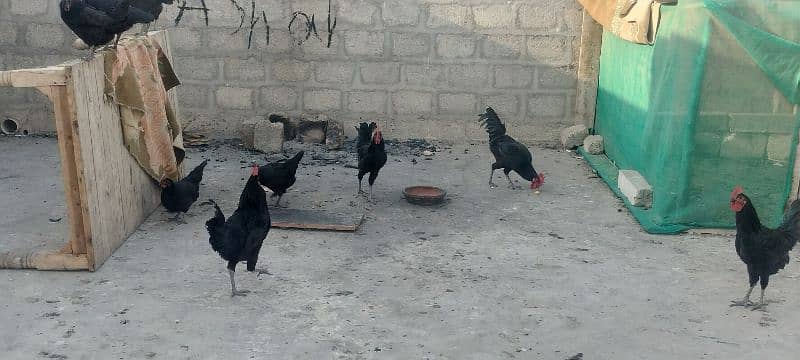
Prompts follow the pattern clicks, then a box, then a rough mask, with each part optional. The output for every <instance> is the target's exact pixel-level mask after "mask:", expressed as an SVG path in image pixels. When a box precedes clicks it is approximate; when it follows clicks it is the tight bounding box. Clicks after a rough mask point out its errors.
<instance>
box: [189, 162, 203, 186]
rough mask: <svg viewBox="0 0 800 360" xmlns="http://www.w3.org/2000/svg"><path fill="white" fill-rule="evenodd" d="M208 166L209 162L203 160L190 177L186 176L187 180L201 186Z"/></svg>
mask: <svg viewBox="0 0 800 360" xmlns="http://www.w3.org/2000/svg"><path fill="white" fill-rule="evenodd" d="M206 165H208V160H203V162H201V163H200V165H197V167H196V168H194V169H193V170H192V171H191V172H190V173H189V175H186V180H188V181H191V182H192V183H195V184H198V185H199V184H200V182H201V181H203V170H204V169H205V168H206Z"/></svg>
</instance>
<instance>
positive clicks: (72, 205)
mask: <svg viewBox="0 0 800 360" xmlns="http://www.w3.org/2000/svg"><path fill="white" fill-rule="evenodd" d="M49 93H50V97H51V100H52V101H53V108H54V109H55V118H56V131H57V133H58V150H59V153H60V156H61V177H62V180H63V181H64V200H65V202H66V203H65V207H66V208H67V219H68V220H69V227H70V231H69V234H70V235H69V243H70V248H71V252H72V254H74V255H78V254H86V236H85V234H84V231H83V230H84V228H83V220H84V219H83V211H82V199H81V191H80V189H79V187H78V186H79V185H78V170H77V167H76V162H75V147H74V143H73V138H74V135H73V133H72V117H73V114H74V111H73V109H72V104H71V102H70V100H69V94H68V93H67V87H66V86H51V87H50V91H49Z"/></svg>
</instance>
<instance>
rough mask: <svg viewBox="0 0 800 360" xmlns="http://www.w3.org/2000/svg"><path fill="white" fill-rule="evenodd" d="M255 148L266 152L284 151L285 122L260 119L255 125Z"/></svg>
mask: <svg viewBox="0 0 800 360" xmlns="http://www.w3.org/2000/svg"><path fill="white" fill-rule="evenodd" d="M253 148H255V149H256V150H258V151H261V152H265V153H279V152H281V151H283V124H282V123H271V122H269V121H267V120H263V121H259V122H257V123H256V124H255V126H254V127H253Z"/></svg>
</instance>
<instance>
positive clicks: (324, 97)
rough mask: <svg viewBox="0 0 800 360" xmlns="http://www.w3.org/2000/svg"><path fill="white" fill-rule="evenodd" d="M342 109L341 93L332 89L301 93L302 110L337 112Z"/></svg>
mask: <svg viewBox="0 0 800 360" xmlns="http://www.w3.org/2000/svg"><path fill="white" fill-rule="evenodd" d="M341 107H342V92H341V91H339V90H333V89H318V90H306V91H305V92H303V108H304V109H305V110H310V111H331V110H339V109H341Z"/></svg>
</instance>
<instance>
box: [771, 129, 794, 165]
mask: <svg viewBox="0 0 800 360" xmlns="http://www.w3.org/2000/svg"><path fill="white" fill-rule="evenodd" d="M791 149H792V137H791V136H789V135H772V136H770V137H769V141H768V142H767V159H769V160H771V161H780V162H783V161H787V160H789V155H790V152H791Z"/></svg>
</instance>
